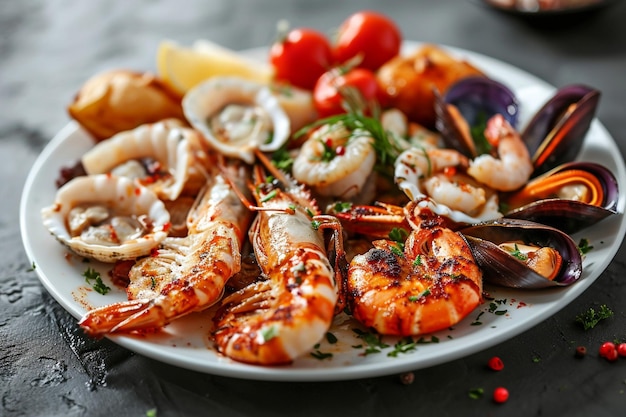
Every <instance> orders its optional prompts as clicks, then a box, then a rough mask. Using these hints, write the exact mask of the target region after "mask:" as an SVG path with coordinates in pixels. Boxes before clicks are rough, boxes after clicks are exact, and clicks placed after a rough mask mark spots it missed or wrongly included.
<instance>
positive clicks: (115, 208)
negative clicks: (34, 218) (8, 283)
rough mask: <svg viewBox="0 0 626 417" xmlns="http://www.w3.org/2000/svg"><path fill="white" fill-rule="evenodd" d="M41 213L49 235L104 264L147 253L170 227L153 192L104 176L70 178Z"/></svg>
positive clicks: (164, 209)
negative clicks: (52, 201)
mask: <svg viewBox="0 0 626 417" xmlns="http://www.w3.org/2000/svg"><path fill="white" fill-rule="evenodd" d="M41 215H42V219H43V224H44V226H45V227H46V228H47V229H48V230H49V231H50V233H51V234H52V235H53V236H54V237H55V238H56V239H57V240H58V241H60V242H61V243H63V244H64V245H65V246H67V247H68V248H69V249H71V250H72V251H73V252H74V253H76V254H77V255H79V256H83V257H85V258H90V259H96V260H98V261H102V262H108V263H112V262H116V261H122V260H132V259H136V258H138V257H140V256H144V255H148V254H150V252H151V251H152V249H154V248H156V247H157V246H158V245H159V243H160V242H161V241H162V240H163V239H165V237H167V235H168V230H169V227H170V214H169V212H168V211H167V209H166V208H165V205H164V204H163V202H162V201H161V200H160V199H159V198H158V196H157V195H156V193H154V192H153V191H152V190H150V189H149V188H146V187H143V186H141V185H138V184H137V183H135V182H134V181H132V180H131V179H128V178H124V177H117V176H114V175H107V174H100V175H87V176H81V177H76V178H74V179H73V180H71V181H70V182H68V183H67V184H65V185H64V186H63V187H61V188H60V189H59V190H58V191H57V194H56V197H55V200H54V203H53V204H52V205H50V206H48V207H45V208H43V209H42V212H41Z"/></svg>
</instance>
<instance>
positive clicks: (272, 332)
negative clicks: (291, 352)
mask: <svg viewBox="0 0 626 417" xmlns="http://www.w3.org/2000/svg"><path fill="white" fill-rule="evenodd" d="M261 336H262V337H263V341H265V342H267V341H269V340H272V339H273V338H275V337H276V336H278V329H277V328H276V326H270V327H268V328H266V329H263V330H262V331H261Z"/></svg>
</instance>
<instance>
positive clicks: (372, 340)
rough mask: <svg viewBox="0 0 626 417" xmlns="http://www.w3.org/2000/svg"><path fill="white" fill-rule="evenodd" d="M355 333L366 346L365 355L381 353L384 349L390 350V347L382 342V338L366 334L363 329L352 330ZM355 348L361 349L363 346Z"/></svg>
mask: <svg viewBox="0 0 626 417" xmlns="http://www.w3.org/2000/svg"><path fill="white" fill-rule="evenodd" d="M352 331H353V332H354V333H356V335H357V337H358V338H359V339H361V340H363V341H364V342H365V344H366V346H365V352H364V354H365V355H370V354H372V353H380V352H381V351H382V349H385V348H388V347H389V345H388V344H386V343H384V342H383V341H382V336H380V335H377V334H374V333H370V332H364V331H363V330H361V329H352ZM354 347H355V348H361V347H363V346H362V345H358V346H354Z"/></svg>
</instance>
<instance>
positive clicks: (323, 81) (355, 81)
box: [313, 68, 385, 117]
mask: <svg viewBox="0 0 626 417" xmlns="http://www.w3.org/2000/svg"><path fill="white" fill-rule="evenodd" d="M350 88H354V89H356V91H358V92H359V94H360V98H359V100H360V99H361V98H362V102H363V104H365V105H369V103H370V102H371V101H373V100H376V101H378V102H379V103H380V104H381V105H384V102H385V96H384V92H383V90H382V89H381V88H380V85H379V84H378V80H377V79H376V75H375V74H374V73H373V72H372V71H370V70H367V69H364V68H354V69H351V70H348V72H346V73H343V72H342V69H341V68H334V69H332V70H330V71H327V72H325V73H324V74H322V76H321V77H320V78H319V79H318V80H317V83H316V84H315V88H314V89H313V103H314V104H315V108H316V110H317V112H318V114H319V116H320V117H328V116H332V115H335V114H341V113H345V112H346V109H345V108H344V103H345V102H346V100H348V101H349V100H351V99H352V98H353V97H354V94H352V93H351V91H354V90H350Z"/></svg>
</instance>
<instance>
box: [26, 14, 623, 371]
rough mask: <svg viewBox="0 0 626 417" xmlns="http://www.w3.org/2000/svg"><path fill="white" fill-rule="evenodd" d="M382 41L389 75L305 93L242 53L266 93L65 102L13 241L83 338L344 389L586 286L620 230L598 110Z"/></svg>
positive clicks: (494, 70) (446, 50) (618, 191)
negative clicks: (262, 76) (344, 384)
mask: <svg viewBox="0 0 626 417" xmlns="http://www.w3.org/2000/svg"><path fill="white" fill-rule="evenodd" d="M369 18H370V19H374V20H375V19H385V18H384V16H382V15H376V16H373V17H372V16H369ZM385 22H386V24H387V27H386V30H387V31H388V32H389V33H390V34H391V35H390V36H391V39H392V42H391V44H390V45H391V46H390V45H389V44H387V45H386V46H385V48H387V50H388V51H390V52H389V54H388V55H387V56H383V57H382V58H381V55H380V54H378V61H379V62H377V63H372V60H369V59H368V58H369V57H370V56H371V51H369V50H367V49H365V50H363V49H361V50H359V51H358V53H356V54H353V55H352V56H345V57H343V58H341V59H340V58H337V56H338V55H341V54H339V53H335V54H334V55H332V56H333V57H335V58H329V59H330V60H329V61H328V62H326V63H324V65H322V67H323V68H322V70H321V72H320V73H318V74H316V75H315V79H314V80H313V81H314V82H313V83H311V82H306V83H305V82H301V80H299V79H296V78H292V75H289V74H290V73H289V70H291V73H292V74H293V72H294V71H293V68H289V67H285V65H287V64H285V62H284V61H283V62H282V63H281V62H280V59H282V58H286V55H287V54H288V52H285V51H286V49H285V50H281V51H280V52H276V51H275V48H276V45H273V46H272V48H271V50H270V51H268V49H267V48H260V49H254V50H249V51H244V52H240V53H238V54H240V56H241V57H242V59H245V60H247V61H246V62H256V63H258V65H259V68H260V67H263V68H264V70H265V69H267V68H268V66H269V68H270V69H271V71H270V74H271V75H270V76H269V77H268V79H266V80H258V79H253V78H254V77H249V76H242V75H241V74H232V73H225V74H217V75H212V76H207V77H206V79H203V80H200V81H198V82H194V83H193V85H190V86H187V87H185V88H181V87H180V84H178V85H176V84H175V83H173V82H172V81H171V78H170V79H169V80H168V79H166V78H165V77H163V74H157V75H152V74H150V73H148V72H129V71H121V70H112V71H108V72H105V73H103V74H98V75H96V76H94V77H93V78H92V79H90V80H88V81H87V82H86V83H85V85H83V86H82V88H80V90H79V91H78V93H77V95H76V98H75V99H74V101H73V102H71V103H68V112H69V115H70V116H71V118H72V119H73V120H72V121H71V122H70V123H69V124H68V126H66V127H65V128H64V129H63V130H62V131H61V132H59V133H58V134H57V136H56V137H55V138H54V139H52V141H51V142H50V143H49V145H48V146H47V147H46V148H45V149H44V151H43V152H42V154H41V155H40V157H39V158H38V160H37V161H36V163H35V164H34V166H33V168H32V170H31V173H30V175H29V178H28V180H27V182H26V185H25V189H24V195H23V198H22V204H21V228H22V236H23V241H24V245H25V248H26V251H27V254H28V256H29V257H30V259H31V260H32V262H33V268H34V269H35V271H36V272H37V274H38V275H39V277H40V280H41V282H42V283H43V285H44V286H45V287H46V289H47V290H48V291H49V292H50V293H51V294H52V296H53V297H54V298H55V299H56V300H57V301H58V302H59V303H60V304H61V305H62V306H63V307H64V308H65V309H66V310H67V311H68V312H69V313H71V314H72V315H73V316H75V317H76V318H77V321H78V324H79V325H80V327H81V329H82V331H84V332H85V333H86V334H87V335H88V336H89V337H94V338H101V337H107V338H109V339H111V340H112V341H114V342H115V343H118V344H119V345H121V346H124V347H126V348H128V349H130V350H132V351H134V352H137V353H139V354H142V355H145V356H147V357H151V358H154V359H157V360H160V361H163V362H166V363H170V364H174V365H176V366H180V367H184V368H188V369H193V370H197V371H200V372H206V373H211V374H216V375H225V376H232V377H239V378H249V379H260V380H285V381H286V380H291V381H321V380H340V379H353V378H361V377H371V376H379V375H387V374H393V373H401V372H406V371H412V370H416V369H420V368H424V367H428V366H433V365H436V364H440V363H443V362H447V361H450V360H453V359H457V358H460V357H463V356H466V355H469V354H471V353H474V352H477V351H479V350H482V349H485V348H487V347H490V346H493V345H495V344H498V343H501V342H503V341H505V340H507V339H510V338H512V337H514V336H515V335H517V334H519V333H521V332H523V331H525V330H528V329H530V328H531V327H533V326H535V325H537V324H538V323H540V322H541V321H543V320H545V319H547V318H548V317H550V316H551V315H552V314H554V313H556V312H557V311H559V310H560V309H561V308H563V307H564V306H565V305H567V304H568V303H570V302H571V301H573V300H574V299H576V297H577V296H579V295H580V294H581V293H582V292H583V291H584V290H585V289H586V288H588V287H589V286H590V285H591V284H592V283H593V282H594V281H596V280H597V279H598V278H599V277H600V276H601V274H602V272H603V271H604V269H605V268H606V267H607V266H608V265H609V263H610V262H611V260H612V259H613V257H614V255H615V253H616V252H617V249H618V248H619V246H620V244H621V242H622V238H623V236H624V233H625V231H626V223H625V222H624V218H623V212H624V204H625V203H624V197H623V191H622V190H623V188H624V180H625V178H626V171H625V168H624V162H623V159H622V157H621V156H620V152H619V149H618V148H617V146H616V144H615V142H614V141H613V139H612V138H611V136H610V134H609V133H608V132H607V131H606V129H605V128H604V127H603V126H602V124H601V123H600V122H599V121H598V120H597V119H596V117H595V113H596V109H597V107H598V104H599V102H600V97H601V92H600V91H597V90H595V89H594V88H593V87H591V86H586V85H578V84H576V85H568V86H560V87H558V88H557V87H554V86H551V85H548V84H547V83H545V82H543V81H542V80H540V79H538V78H536V77H534V76H533V75H531V74H529V73H527V72H524V71H522V70H520V69H517V68H515V67H513V66H511V65H508V64H506V63H503V62H501V61H498V60H496V59H493V58H489V57H486V56H484V55H481V54H478V53H474V52H471V51H467V50H462V49H458V48H453V47H448V46H445V45H431V44H423V43H420V42H414V41H409V40H405V39H402V38H401V35H400V33H399V30H398V29H397V28H396V27H395V26H394V24H393V22H389V21H385ZM285 39H286V40H284V42H288V39H289V38H288V36H287V37H286V38H285ZM381 48H382V47H381ZM344 49H349V48H344ZM379 50H380V49H379ZM335 52H336V51H335ZM343 52H346V51H345V50H344V51H343ZM268 54H269V56H270V57H271V64H268ZM292 65H293V64H292ZM359 71H360V72H361V73H359V74H358V76H359V77H361V78H359V80H361V81H362V80H364V79H365V80H366V81H363V82H361V81H355V80H356V79H357V75H355V74H353V73H355V72H359ZM252 73H254V71H252ZM351 77H352V78H351ZM367 77H369V78H367ZM368 83H369V84H368ZM320 84H324V85H323V86H322V87H320ZM372 85H374V86H375V87H376V90H375V91H374V93H373V94H372V93H371V90H368V89H367V88H369V87H368V86H372ZM364 86H365V87H364ZM319 90H321V91H319ZM322 93H324V94H322ZM332 106H335V107H332ZM55 180H56V183H55Z"/></svg>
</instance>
